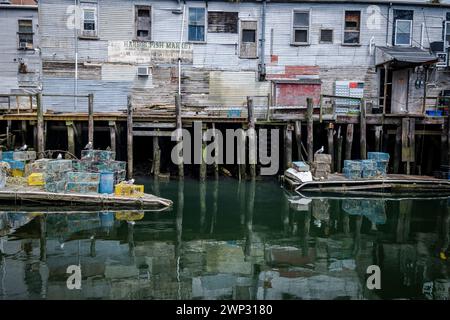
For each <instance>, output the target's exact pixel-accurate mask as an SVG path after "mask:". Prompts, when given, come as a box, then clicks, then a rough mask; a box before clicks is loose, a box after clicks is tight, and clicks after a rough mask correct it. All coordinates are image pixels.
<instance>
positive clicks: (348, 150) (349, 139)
mask: <svg viewBox="0 0 450 320" xmlns="http://www.w3.org/2000/svg"><path fill="white" fill-rule="evenodd" d="M352 145H353V124H352V123H350V124H348V125H347V134H346V137H345V157H344V159H345V160H351V159H352Z"/></svg>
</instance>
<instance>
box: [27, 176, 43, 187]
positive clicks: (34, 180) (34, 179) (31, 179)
mask: <svg viewBox="0 0 450 320" xmlns="http://www.w3.org/2000/svg"><path fill="white" fill-rule="evenodd" d="M28 185H29V186H43V185H45V180H44V175H43V174H42V173H32V174H30V175H29V176H28Z"/></svg>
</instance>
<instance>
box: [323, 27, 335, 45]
mask: <svg viewBox="0 0 450 320" xmlns="http://www.w3.org/2000/svg"><path fill="white" fill-rule="evenodd" d="M320 42H321V43H333V30H332V29H322V30H320Z"/></svg>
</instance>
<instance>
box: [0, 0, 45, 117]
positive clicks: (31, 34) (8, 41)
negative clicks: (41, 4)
mask: <svg viewBox="0 0 450 320" xmlns="http://www.w3.org/2000/svg"><path fill="white" fill-rule="evenodd" d="M38 30H39V24H38V6H37V5H36V4H32V3H30V2H27V3H26V4H23V5H22V4H21V3H19V2H17V1H13V2H9V1H2V2H0V34H1V36H0V38H1V39H2V41H1V43H0V95H5V96H1V97H0V108H1V109H2V110H5V109H8V108H13V109H16V108H17V107H23V106H24V105H27V104H28V106H29V100H28V99H25V98H23V99H20V98H19V99H18V101H16V98H15V97H13V96H12V97H9V96H6V95H10V94H16V93H36V92H39V91H40V90H41V77H40V72H41V58H40V51H39V37H38Z"/></svg>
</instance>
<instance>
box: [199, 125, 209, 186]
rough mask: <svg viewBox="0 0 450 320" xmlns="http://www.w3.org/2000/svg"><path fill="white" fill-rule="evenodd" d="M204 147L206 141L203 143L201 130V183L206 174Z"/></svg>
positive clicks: (203, 133)
mask: <svg viewBox="0 0 450 320" xmlns="http://www.w3.org/2000/svg"><path fill="white" fill-rule="evenodd" d="M205 149H206V143H205V132H202V154H201V163H200V181H201V182H202V183H203V182H205V181H206V176H207V169H208V167H207V165H206V159H205Z"/></svg>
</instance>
